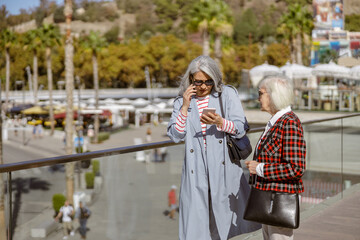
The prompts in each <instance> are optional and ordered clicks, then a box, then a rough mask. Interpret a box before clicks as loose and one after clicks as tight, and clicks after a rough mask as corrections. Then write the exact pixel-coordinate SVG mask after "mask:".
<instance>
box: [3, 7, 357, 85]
mask: <svg viewBox="0 0 360 240" xmlns="http://www.w3.org/2000/svg"><path fill="white" fill-rule="evenodd" d="M40 2H41V4H40V6H39V7H37V8H36V9H22V10H21V13H20V14H18V15H16V16H14V15H9V14H8V13H7V10H6V7H5V6H1V9H0V20H1V21H0V30H1V46H0V50H1V52H0V78H1V79H2V81H5V79H7V77H6V76H7V71H9V72H8V73H9V75H10V76H9V87H10V89H15V88H16V86H15V81H16V80H18V79H27V75H26V71H25V70H24V69H25V68H26V66H34V64H33V62H34V59H35V58H36V59H37V60H36V62H37V65H36V66H37V68H38V69H37V71H36V70H32V72H37V73H36V74H37V77H38V84H40V85H43V86H44V88H45V89H46V88H47V87H48V84H49V83H48V82H47V72H48V71H49V70H48V67H47V61H49V56H50V58H51V60H52V69H51V71H52V74H53V80H52V81H53V85H54V88H57V87H58V85H57V82H58V81H61V80H63V79H64V76H65V72H64V70H65V66H64V37H63V36H62V37H60V39H59V40H57V41H56V43H55V44H54V45H53V46H52V48H51V55H49V50H47V49H48V48H47V47H46V44H45V42H44V41H45V40H46V39H45V40H44V39H42V38H44V36H43V35H41V32H42V31H44V29H46V28H48V27H49V25H51V26H52V27H53V28H54V29H57V30H56V31H58V32H60V33H61V34H64V28H65V23H64V21H65V17H64V13H63V10H64V6H57V5H56V4H55V3H54V2H51V1H49V0H41V1H40ZM311 3H312V1H311V0H296V1H291V0H226V1H220V0H206V1H205V0H197V1H193V0H115V1H114V2H105V1H101V2H92V1H88V0H80V1H74V3H73V15H72V24H73V25H72V26H73V27H72V32H73V34H74V36H75V37H76V38H75V40H74V47H75V53H74V54H75V55H74V67H75V73H74V74H75V75H77V76H79V77H80V78H81V79H82V81H83V82H84V84H85V86H86V88H93V70H92V66H93V61H94V55H93V53H94V51H95V49H94V48H92V47H91V46H90V47H89V46H85V44H84V42H86V39H87V38H88V36H90V35H91V34H93V35H94V34H95V33H96V32H97V31H99V34H98V35H97V37H98V38H103V40H104V41H105V42H106V44H104V45H102V47H101V48H99V49H96V60H97V66H98V74H99V82H100V87H101V88H108V87H145V85H146V84H145V75H144V69H145V67H148V68H149V71H150V75H151V78H152V79H154V81H155V82H156V83H157V84H158V86H164V87H176V86H177V84H178V77H179V76H180V75H181V74H182V73H183V72H184V70H185V69H186V66H187V64H188V63H189V61H190V60H191V59H193V58H194V57H196V56H197V55H199V54H202V53H204V52H205V53H206V54H207V53H208V54H210V55H211V56H212V57H214V58H215V59H217V61H219V63H220V64H221V66H222V69H223V72H224V77H225V81H226V82H227V83H231V84H234V85H235V86H239V85H240V84H241V83H242V80H243V79H242V76H243V74H242V70H243V69H250V68H252V67H254V66H256V65H259V64H262V63H264V62H265V61H267V62H268V63H269V64H274V65H277V66H282V65H284V64H285V63H286V62H287V61H292V62H297V63H303V64H305V65H308V64H309V58H310V43H311V41H310V39H311V30H312V11H311ZM295 13H296V14H295ZM297 13H301V14H297ZM295 16H296V17H295ZM359 16H360V15H356V14H352V15H349V16H346V27H347V28H348V29H349V30H352V31H360V26H359V22H360V21H359ZM31 21H32V23H33V27H32V29H31V30H30V29H29V30H26V31H23V32H21V33H18V32H14V31H10V32H11V40H10V38H9V37H10V35H9V34H10V33H8V32H9V29H14V28H15V26H19V25H21V26H32V25H31V24H28V23H29V22H31ZM26 24H28V25H26ZM30 35H33V36H32V37H29V36H30ZM49 38H50V39H47V40H51V39H52V37H49ZM34 41H35V42H36V44H33V42H34ZM7 66H10V67H9V69H10V70H7V68H8V67H7ZM32 68H34V67H32ZM4 83H5V82H4ZM4 85H5V84H3V86H4Z"/></svg>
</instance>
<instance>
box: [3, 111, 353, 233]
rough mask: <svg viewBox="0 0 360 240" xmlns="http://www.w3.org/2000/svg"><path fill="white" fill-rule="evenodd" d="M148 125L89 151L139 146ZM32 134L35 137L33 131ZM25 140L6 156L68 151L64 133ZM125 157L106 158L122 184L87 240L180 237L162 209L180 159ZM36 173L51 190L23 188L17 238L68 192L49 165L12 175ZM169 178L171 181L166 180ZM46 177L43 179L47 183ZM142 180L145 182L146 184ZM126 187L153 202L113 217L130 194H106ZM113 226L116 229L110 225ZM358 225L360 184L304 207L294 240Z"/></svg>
mask: <svg viewBox="0 0 360 240" xmlns="http://www.w3.org/2000/svg"><path fill="white" fill-rule="evenodd" d="M246 114H247V118H248V121H249V122H250V123H252V122H253V123H256V124H264V125H265V123H266V122H267V121H268V119H269V118H270V115H268V114H266V113H262V112H260V111H258V110H247V111H246ZM343 114H344V113H322V112H319V113H317V112H298V115H299V117H300V119H301V120H302V121H306V120H313V119H320V118H325V117H335V116H339V115H343ZM149 126H150V125H144V126H142V127H140V128H134V127H130V128H129V129H127V130H123V131H120V132H118V133H115V134H112V135H111V137H110V139H109V140H107V141H105V142H103V143H101V144H90V146H89V149H90V150H92V151H96V150H100V149H109V148H116V147H121V146H131V145H134V138H141V139H143V140H145V135H146V129H147V127H149ZM150 127H151V128H152V141H154V142H156V141H163V140H168V137H167V136H166V135H165V132H166V126H165V125H159V126H156V127H155V126H150ZM29 137H31V136H30V135H29ZM21 143H22V138H21V135H18V136H17V137H15V136H13V135H12V134H9V140H8V141H6V142H5V143H4V149H5V150H4V152H5V155H6V154H8V155H7V157H5V159H6V158H7V159H11V157H13V156H14V153H12V152H9V151H8V150H7V149H10V148H11V147H16V146H17V147H18V149H19V151H20V150H21V151H24V152H25V153H26V154H22V158H21V159H19V157H13V158H12V159H13V160H12V161H14V159H18V160H21V161H23V160H30V159H34V158H32V156H36V158H42V157H51V156H57V155H62V154H65V152H64V149H63V142H62V136H61V134H60V135H57V136H54V137H50V136H48V135H45V136H44V137H43V138H41V139H31V141H29V142H28V143H27V145H25V146H24V145H22V144H21ZM173 151H181V149H173ZM179 153H180V152H179ZM173 155H174V157H175V156H176V155H177V154H176V153H174V154H173ZM121 158H122V159H116V160H114V161H113V160H112V159H110V158H109V159H102V160H101V169H102V170H103V169H104V168H107V169H108V171H110V170H111V168H114V166H115V165H113V164H115V163H116V164H119V165H117V166H118V168H119V169H118V170H117V171H116V172H117V175H118V176H114V175H110V174H109V175H106V174H104V173H103V174H104V176H105V178H106V177H108V178H109V179H111V180H109V181H110V182H111V181H113V180H114V179H115V177H116V179H117V181H116V182H115V184H117V186H115V188H113V187H111V188H110V186H109V182H108V183H107V184H104V189H102V191H101V192H100V193H99V194H98V195H97V196H96V197H95V198H94V201H93V203H92V204H91V206H90V208H91V210H92V211H93V215H92V217H91V218H90V219H89V223H88V227H89V229H90V231H89V232H88V238H87V239H90V240H91V239H94V240H95V239H96V240H97V239H103V240H105V239H114V240H118V239H124V240H127V239H139V240H140V239H141V240H143V239H145V240H146V239H149V240H151V239H157V240H167V239H177V231H178V228H177V227H178V220H175V221H172V220H170V219H167V218H166V217H165V216H163V215H162V212H161V211H162V210H164V209H166V205H167V203H166V200H167V199H166V191H168V188H169V186H171V185H172V184H176V185H179V177H180V173H181V163H180V164H179V163H178V162H174V161H172V160H173V158H172V159H171V161H168V162H166V163H161V164H159V163H150V164H142V163H140V162H137V161H135V159H134V154H132V155H128V154H126V155H124V156H122V157H121ZM103 160H104V161H103ZM119 160H121V161H119ZM174 169H175V170H174ZM40 171H41V172H40ZM116 172H115V174H116ZM108 173H110V172H108ZM36 174H37V175H36ZM161 174H162V175H161ZM157 175H159V176H157ZM34 176H35V178H38V179H40V180H41V179H42V178H44V179H46V181H48V182H47V184H48V185H47V186H48V189H49V190H48V191H39V190H33V189H31V188H29V190H30V191H29V192H31V193H32V194H28V193H26V192H25V191H24V193H23V195H22V197H21V198H20V199H21V201H20V202H21V203H22V204H21V207H20V210H19V217H18V222H17V229H16V232H15V236H14V240H22V239H24V240H25V239H34V238H31V237H30V229H31V228H32V227H33V226H35V225H36V224H39V223H41V222H44V221H49V220H51V219H52V215H53V210H52V208H51V197H52V195H53V194H54V193H57V192H64V188H65V183H64V172H63V171H55V172H51V173H50V172H49V171H48V170H46V169H40V170H26V171H22V172H21V173H20V172H18V173H15V174H14V176H13V178H16V177H18V178H19V177H21V178H22V179H24V180H26V179H34ZM164 176H165V177H166V179H167V181H165V180H164V178H163V177H164ZM26 181H29V180H26ZM46 181H45V180H44V182H46ZM138 183H141V185H139V184H138ZM147 188H149V189H147ZM122 191H123V195H124V194H125V195H126V194H128V195H131V194H134V192H143V193H144V196H147V197H148V198H147V199H148V200H147V201H145V202H144V201H140V202H138V203H136V204H135V203H131V202H127V204H128V205H126V208H127V209H124V208H122V209H121V210H120V211H119V213H118V214H119V215H121V217H122V218H120V219H119V218H117V216H112V213H111V211H113V212H114V211H117V210H112V209H110V204H116V202H117V201H119V202H120V201H123V200H124V201H128V200H127V199H125V197H126V196H122V195H113V196H115V198H114V199H112V202H113V203H111V201H110V200H111V199H110V200H109V199H108V198H107V197H108V196H110V194H115V192H118V193H119V194H120V193H121V192H122ZM159 195H164V197H161V199H162V200H161V201H159V200H156V201H152V199H155V198H156V196H159ZM40 199H41V200H40ZM39 200H40V201H39ZM139 206H140V207H139ZM145 206H149V209H147V210H144V209H142V208H143V207H145ZM150 208H151V209H150ZM142 211H144V212H145V214H146V216H144V220H145V219H146V221H148V222H142V221H141V219H138V218H139V217H138V216H137V215H136V214H139V213H142ZM104 212H106V213H104ZM140 217H141V216H140ZM135 223H137V224H138V225H136V224H135ZM134 224H135V225H134ZM74 225H75V226H76V227H77V226H78V224H77V223H75V224H74ZM147 225H148V226H151V229H148V228H146V226H147ZM109 226H112V227H111V228H110V227H109ZM136 226H141V229H139V230H137V229H136ZM358 226H360V184H357V185H353V186H352V187H351V188H349V189H347V190H345V192H344V193H343V198H342V199H341V198H340V196H339V195H337V196H335V197H332V198H329V199H327V200H326V201H324V202H322V203H321V204H318V205H315V206H313V207H311V208H309V209H307V210H305V211H303V212H302V215H301V225H300V228H299V229H297V230H295V239H319V240H322V239H324V240H325V239H330V240H332V239H334V240H335V239H341V240H347V239H349V240H350V239H360V228H359V227H358ZM116 228H117V230H116ZM129 229H132V231H133V232H135V233H134V234H130V233H127V230H128V231H129ZM129 232H130V231H129ZM159 232H160V233H162V232H164V233H163V234H161V236H160V237H159V236H158V235H157V234H158V233H159ZM46 239H54V240H58V239H62V230H61V226H60V225H59V226H58V229H57V230H56V231H54V232H52V233H51V234H50V235H49V236H48V237H47V238H46ZM69 239H80V236H79V234H78V233H76V235H75V236H74V237H70V238H69ZM233 239H235V240H240V239H241V240H242V239H254V240H256V239H262V235H261V232H260V231H257V232H255V233H251V234H246V235H243V236H238V237H236V238H233Z"/></svg>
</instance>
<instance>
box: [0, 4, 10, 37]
mask: <svg viewBox="0 0 360 240" xmlns="http://www.w3.org/2000/svg"><path fill="white" fill-rule="evenodd" d="M8 13H9V12H8V11H7V10H6V6H5V5H1V8H0V31H2V30H5V29H6V28H7V22H6V17H7V15H8Z"/></svg>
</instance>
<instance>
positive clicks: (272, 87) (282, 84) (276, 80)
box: [259, 76, 294, 111]
mask: <svg viewBox="0 0 360 240" xmlns="http://www.w3.org/2000/svg"><path fill="white" fill-rule="evenodd" d="M260 88H264V89H265V90H266V92H267V93H268V94H269V96H270V105H271V108H273V109H272V110H275V111H279V110H281V109H283V108H286V107H287V106H290V105H291V104H292V103H293V101H294V90H293V86H292V84H291V83H290V81H289V80H288V79H286V78H285V77H282V76H271V77H266V78H264V79H263V80H261V82H260V83H259V89H260Z"/></svg>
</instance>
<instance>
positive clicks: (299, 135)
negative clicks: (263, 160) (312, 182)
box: [264, 119, 306, 181]
mask: <svg viewBox="0 0 360 240" xmlns="http://www.w3.org/2000/svg"><path fill="white" fill-rule="evenodd" d="M281 142H282V143H281V145H282V147H280V149H279V150H278V151H281V154H282V157H281V162H280V163H279V162H278V163H270V164H265V165H264V178H265V179H271V180H274V181H283V180H294V179H299V178H301V177H302V176H303V175H304V172H305V157H306V143H305V140H304V136H303V129H302V127H301V124H300V122H298V121H295V120H293V119H290V120H288V121H287V122H286V123H285V125H284V130H283V133H282V141H281Z"/></svg>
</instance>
